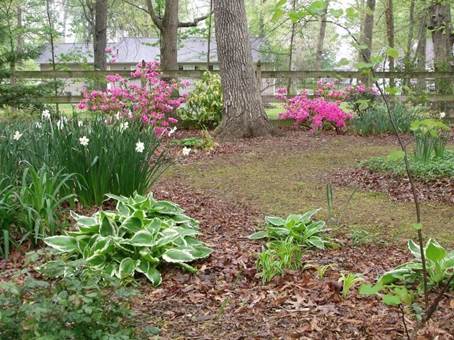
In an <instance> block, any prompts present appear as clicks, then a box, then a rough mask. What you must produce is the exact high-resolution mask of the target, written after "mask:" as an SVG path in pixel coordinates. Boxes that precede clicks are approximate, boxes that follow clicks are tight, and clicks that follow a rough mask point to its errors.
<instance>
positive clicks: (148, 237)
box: [129, 230, 156, 247]
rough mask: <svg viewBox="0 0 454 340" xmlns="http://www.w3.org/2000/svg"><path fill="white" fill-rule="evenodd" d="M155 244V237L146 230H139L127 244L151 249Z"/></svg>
mask: <svg viewBox="0 0 454 340" xmlns="http://www.w3.org/2000/svg"><path fill="white" fill-rule="evenodd" d="M155 243H156V237H155V235H153V234H152V233H150V232H149V231H148V230H141V231H138V232H137V233H135V234H134V236H133V237H132V238H131V239H130V240H129V244H131V245H133V246H138V247H152V246H154V244H155Z"/></svg>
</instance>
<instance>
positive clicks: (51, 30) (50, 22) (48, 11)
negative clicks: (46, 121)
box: [46, 0, 60, 115]
mask: <svg viewBox="0 0 454 340" xmlns="http://www.w3.org/2000/svg"><path fill="white" fill-rule="evenodd" d="M53 13H54V7H53V4H52V3H51V1H50V0H46V16H47V24H48V26H49V42H50V52H51V57H52V71H54V72H55V71H56V70H57V67H56V61H55V42H54V33H55V32H54V14H53ZM53 80H54V96H58V84H57V77H56V76H55V75H54V79H53ZM55 109H56V111H57V115H59V114H60V106H59V104H58V103H56V104H55Z"/></svg>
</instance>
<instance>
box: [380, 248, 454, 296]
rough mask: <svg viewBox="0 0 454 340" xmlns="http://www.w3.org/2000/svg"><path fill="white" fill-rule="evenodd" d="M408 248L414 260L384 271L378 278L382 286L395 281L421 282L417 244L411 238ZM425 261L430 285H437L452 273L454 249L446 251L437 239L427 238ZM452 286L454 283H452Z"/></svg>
mask: <svg viewBox="0 0 454 340" xmlns="http://www.w3.org/2000/svg"><path fill="white" fill-rule="evenodd" d="M408 249H409V251H410V252H411V253H412V255H413V256H414V257H415V259H416V261H412V262H408V263H405V264H403V265H401V266H398V267H396V268H395V269H393V270H391V271H389V272H387V273H385V274H384V275H383V276H381V277H380V278H379V280H378V284H381V285H383V286H385V285H389V284H395V283H403V284H405V285H413V284H417V285H420V284H421V282H422V263H421V252H420V248H419V246H418V245H417V244H416V243H415V242H414V241H412V240H410V241H408ZM424 254H425V257H426V261H427V274H428V279H429V285H430V286H438V285H440V284H442V283H443V282H444V281H446V280H447V279H448V277H449V276H450V275H452V273H454V251H451V252H448V251H447V250H446V249H445V248H443V247H442V246H441V245H440V244H439V243H438V242H437V241H435V240H433V239H429V240H428V241H427V243H426V245H425V247H424ZM452 288H454V283H453V284H452Z"/></svg>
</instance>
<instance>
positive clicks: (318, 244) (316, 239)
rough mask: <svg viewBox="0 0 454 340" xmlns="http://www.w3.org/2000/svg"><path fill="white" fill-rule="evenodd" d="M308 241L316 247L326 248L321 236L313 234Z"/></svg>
mask: <svg viewBox="0 0 454 340" xmlns="http://www.w3.org/2000/svg"><path fill="white" fill-rule="evenodd" d="M307 242H308V243H310V244H312V245H313V246H314V247H315V248H318V249H325V242H323V240H322V238H321V237H318V236H312V237H311V238H309V239H308V240H307Z"/></svg>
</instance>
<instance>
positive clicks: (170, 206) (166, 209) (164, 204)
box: [151, 201, 183, 215]
mask: <svg viewBox="0 0 454 340" xmlns="http://www.w3.org/2000/svg"><path fill="white" fill-rule="evenodd" d="M151 210H152V211H155V212H157V213H160V214H164V215H179V214H181V213H182V212H183V209H181V208H180V207H179V206H178V205H176V204H174V203H172V202H168V201H159V202H156V203H155V204H154V205H153V207H152V209H151Z"/></svg>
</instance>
